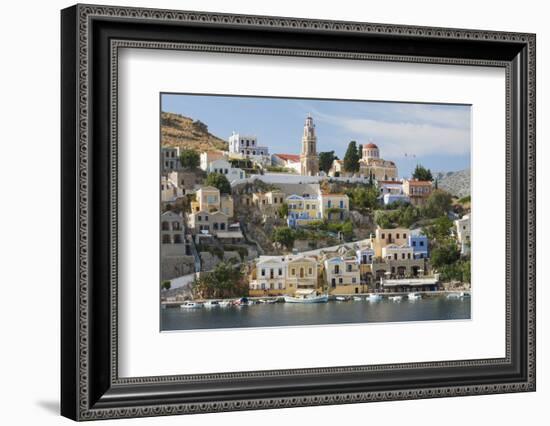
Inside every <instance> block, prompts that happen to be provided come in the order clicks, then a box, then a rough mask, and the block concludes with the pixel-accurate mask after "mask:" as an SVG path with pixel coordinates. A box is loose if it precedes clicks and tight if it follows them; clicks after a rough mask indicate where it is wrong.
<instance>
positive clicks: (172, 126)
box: [160, 112, 228, 152]
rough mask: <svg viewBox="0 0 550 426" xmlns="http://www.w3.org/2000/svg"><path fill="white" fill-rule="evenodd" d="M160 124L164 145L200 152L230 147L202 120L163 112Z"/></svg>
mask: <svg viewBox="0 0 550 426" xmlns="http://www.w3.org/2000/svg"><path fill="white" fill-rule="evenodd" d="M160 124H161V145H162V146H174V147H179V148H180V149H192V150H195V151H199V152H204V151H215V150H224V151H227V149H228V145H227V142H226V141H225V140H223V139H221V138H219V137H218V136H215V135H213V134H211V133H210V132H209V131H208V126H207V125H206V124H204V123H202V122H201V121H198V120H193V119H192V118H189V117H185V116H183V115H179V114H174V113H171V112H162V113H161V118H160Z"/></svg>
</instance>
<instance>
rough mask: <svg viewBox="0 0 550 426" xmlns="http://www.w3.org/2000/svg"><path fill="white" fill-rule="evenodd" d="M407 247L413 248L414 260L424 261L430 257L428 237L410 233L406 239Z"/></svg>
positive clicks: (418, 233) (413, 232)
mask: <svg viewBox="0 0 550 426" xmlns="http://www.w3.org/2000/svg"><path fill="white" fill-rule="evenodd" d="M408 243H409V246H410V247H412V248H413V254H414V258H415V259H426V258H428V257H429V256H430V252H429V248H428V237H426V236H425V235H423V234H421V233H420V232H415V231H412V232H411V233H409V238H408Z"/></svg>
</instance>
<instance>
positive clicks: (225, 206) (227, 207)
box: [220, 194, 234, 217]
mask: <svg viewBox="0 0 550 426" xmlns="http://www.w3.org/2000/svg"><path fill="white" fill-rule="evenodd" d="M220 211H221V212H222V213H223V214H225V215H227V216H228V217H233V213H234V210H233V197H232V196H231V195H225V194H224V195H222V196H221V197H220Z"/></svg>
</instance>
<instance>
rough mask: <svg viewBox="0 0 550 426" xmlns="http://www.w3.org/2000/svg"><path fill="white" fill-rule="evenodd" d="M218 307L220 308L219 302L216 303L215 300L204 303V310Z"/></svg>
mask: <svg viewBox="0 0 550 426" xmlns="http://www.w3.org/2000/svg"><path fill="white" fill-rule="evenodd" d="M218 306H220V302H218V301H217V300H207V301H206V302H204V307H205V308H217V307H218Z"/></svg>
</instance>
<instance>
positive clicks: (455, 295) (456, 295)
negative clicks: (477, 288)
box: [447, 292, 464, 299]
mask: <svg viewBox="0 0 550 426" xmlns="http://www.w3.org/2000/svg"><path fill="white" fill-rule="evenodd" d="M463 297H464V292H460V293H449V294H448V295H447V299H462V298H463Z"/></svg>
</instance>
